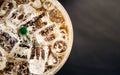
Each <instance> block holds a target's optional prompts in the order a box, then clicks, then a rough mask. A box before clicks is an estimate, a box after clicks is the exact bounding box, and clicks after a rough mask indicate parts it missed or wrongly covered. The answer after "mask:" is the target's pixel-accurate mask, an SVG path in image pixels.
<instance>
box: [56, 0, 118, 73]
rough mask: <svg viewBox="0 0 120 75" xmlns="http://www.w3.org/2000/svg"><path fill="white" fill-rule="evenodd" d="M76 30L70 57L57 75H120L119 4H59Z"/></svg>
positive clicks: (89, 0) (97, 0)
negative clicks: (66, 12) (64, 9)
mask: <svg viewBox="0 0 120 75" xmlns="http://www.w3.org/2000/svg"><path fill="white" fill-rule="evenodd" d="M59 1H60V2H61V3H62V4H63V6H64V7H65V8H66V10H67V11H68V13H69V15H70V17H71V20H72V22H73V27H74V44H73V49H72V52H71V55H70V57H69V59H68V61H67V62H66V64H65V65H64V66H63V68H62V69H61V70H60V71H59V72H58V73H57V74H56V75H120V0H59Z"/></svg>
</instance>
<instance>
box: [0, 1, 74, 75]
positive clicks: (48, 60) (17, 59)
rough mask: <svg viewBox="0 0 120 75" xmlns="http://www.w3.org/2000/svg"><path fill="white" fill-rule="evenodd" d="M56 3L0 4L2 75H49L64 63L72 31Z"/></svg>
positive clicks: (70, 42)
mask: <svg viewBox="0 0 120 75" xmlns="http://www.w3.org/2000/svg"><path fill="white" fill-rule="evenodd" d="M55 3H56V2H54V0H0V75H48V73H49V72H51V71H52V70H54V69H57V67H58V66H60V64H61V63H62V62H63V60H65V59H66V58H67V57H66V56H67V55H68V54H69V52H70V48H71V46H72V33H71V32H72V29H71V28H70V25H68V24H69V23H67V18H66V17H65V15H64V12H62V11H61V9H60V8H59V7H58V6H57V5H56V4H55Z"/></svg>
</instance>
